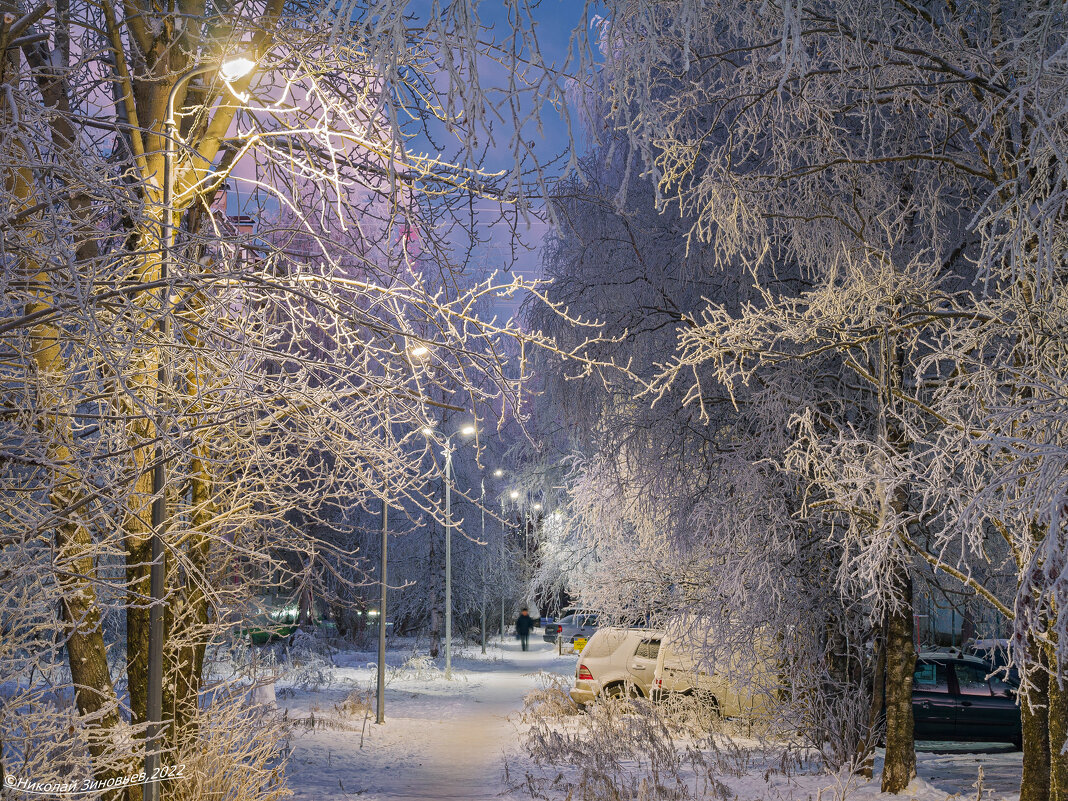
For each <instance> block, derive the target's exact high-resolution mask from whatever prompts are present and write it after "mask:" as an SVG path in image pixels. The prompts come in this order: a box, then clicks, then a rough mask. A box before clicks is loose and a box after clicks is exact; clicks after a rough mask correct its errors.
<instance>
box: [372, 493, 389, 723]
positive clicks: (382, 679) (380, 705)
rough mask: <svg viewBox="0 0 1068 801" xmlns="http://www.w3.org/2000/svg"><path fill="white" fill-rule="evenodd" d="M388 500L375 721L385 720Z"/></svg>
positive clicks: (384, 521) (384, 508)
mask: <svg viewBox="0 0 1068 801" xmlns="http://www.w3.org/2000/svg"><path fill="white" fill-rule="evenodd" d="M388 522H389V501H387V500H386V496H385V494H383V495H382V563H381V566H380V568H379V578H380V579H381V580H382V602H381V605H380V606H379V609H378V688H377V693H378V695H377V698H376V701H377V703H376V708H375V723H385V722H386V578H387V562H386V547H387V544H388V543H387V539H388V535H389V524H388Z"/></svg>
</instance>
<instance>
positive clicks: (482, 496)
mask: <svg viewBox="0 0 1068 801" xmlns="http://www.w3.org/2000/svg"><path fill="white" fill-rule="evenodd" d="M497 472H498V473H499V472H501V471H500V470H498V471H497ZM478 506H479V509H481V510H482V542H483V545H482V547H483V549H485V547H486V546H485V542H486V480H485V479H483V480H482V492H481V494H480V495H479V497H478ZM482 653H483V654H485V653H486V552H485V550H483V551H482Z"/></svg>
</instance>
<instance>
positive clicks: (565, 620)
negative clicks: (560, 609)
mask: <svg viewBox="0 0 1068 801" xmlns="http://www.w3.org/2000/svg"><path fill="white" fill-rule="evenodd" d="M556 622H557V623H559V624H560V625H561V626H573V625H574V624H575V616H574V615H567V616H566V617H562V618H560V619H559V620H557V621H556Z"/></svg>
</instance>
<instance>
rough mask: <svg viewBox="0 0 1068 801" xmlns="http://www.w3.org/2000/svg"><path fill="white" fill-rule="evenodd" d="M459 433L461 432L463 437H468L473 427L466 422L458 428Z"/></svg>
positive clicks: (472, 432)
mask: <svg viewBox="0 0 1068 801" xmlns="http://www.w3.org/2000/svg"><path fill="white" fill-rule="evenodd" d="M460 433H461V434H463V435H464V436H465V437H470V436H472V435H473V434H474V433H475V427H474V426H473V425H471V424H468V425H466V426H464V427H463V428H461V429H460Z"/></svg>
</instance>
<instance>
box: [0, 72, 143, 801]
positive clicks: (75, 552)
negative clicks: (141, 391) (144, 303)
mask: <svg viewBox="0 0 1068 801" xmlns="http://www.w3.org/2000/svg"><path fill="white" fill-rule="evenodd" d="M4 65H5V67H6V66H8V63H7V62H6V61H5V62H4ZM3 116H4V117H7V116H8V115H7V114H4V115H3ZM4 186H5V189H6V190H7V191H8V192H9V193H10V194H11V195H12V196H13V197H14V198H15V199H16V200H17V201H19V202H21V203H22V204H24V205H32V201H33V200H34V199H35V197H36V195H35V190H36V187H35V184H34V179H33V175H32V173H31V172H30V171H29V169H20V170H16V171H14V172H12V173H10V174H8V175H5V176H4ZM15 206H16V208H17V207H18V204H17V203H16V204H15ZM20 267H21V268H22V269H23V270H24V272H25V274H26V278H27V280H28V281H29V282H30V283H31V284H32V285H33V286H34V287H35V291H34V295H35V296H36V299H35V301H34V302H33V303H31V304H29V305H28V306H27V308H26V310H25V311H26V313H27V314H32V313H34V312H37V311H45V310H47V309H48V308H50V306H51V301H52V293H51V290H50V274H49V272H48V271H46V270H42V269H41V268H40V266H39V265H37V264H33V263H30V262H28V261H23V262H21V263H20ZM29 338H30V341H31V342H32V346H31V352H32V354H33V358H34V368H35V370H36V376H35V378H36V379H37V381H38V382H39V385H40V390H39V392H40V401H41V409H42V410H44V412H45V414H44V417H43V420H42V423H41V426H40V427H41V430H42V433H43V435H44V436H45V437H46V439H47V440H48V456H49V463H50V464H51V465H57V466H58V467H56V468H53V469H52V474H51V482H52V486H53V489H52V491H51V492H50V495H49V501H50V505H51V508H52V511H53V512H54V514H55V516H56V519H57V521H58V522H57V523H56V525H55V533H54V537H55V543H56V551H57V557H56V566H57V568H60V571H59V572H57V573H56V576H55V578H56V582H57V585H58V586H59V588H60V593H61V594H60V599H61V600H60V607H61V608H60V611H61V615H62V619H63V626H64V631H63V634H64V637H65V641H66V647H67V661H68V666H69V668H70V673H71V683H72V684H73V686H74V700H75V704H76V705H77V707H78V712H79V714H80V715H81V716H82V717H83V718H84V719H86V720H87V725H88V726H89V727H90V730H91V740H90V746H89V748H90V754H91V756H92V758H93V776H94V778H96V779H101V780H107V779H110V778H115V777H118V776H121V775H122V774H124V773H128V772H136V771H131V770H130V768H132V767H133V765H132V759H130V757H129V756H128V755H125V754H123V755H116V753H115V748H114V744H113V743H109V740H110V739H111V737H112V734H113V732H114V730H115V729H116V728H117V726H118V724H119V723H120V720H121V719H120V716H119V705H118V699H117V697H116V695H115V688H114V685H113V683H112V680H111V672H110V670H109V668H108V662H107V650H106V648H105V646H104V634H103V628H102V625H101V618H100V607H99V604H98V602H97V597H96V589H95V583H94V582H95V580H96V565H95V563H94V560H93V556H94V547H93V545H94V544H93V540H92V534H91V532H90V531H89V529H88V528H87V527H86V525H85V523H84V521H83V520H82V519H81V514H80V507H81V506H82V503H81V501H82V499H81V498H80V497H79V496H78V494H77V491H76V490H75V489H74V488H76V487H77V486H78V475H77V473H76V470H77V468H76V466H75V461H74V459H73V455H72V454H71V452H70V449H69V447H68V446H67V443H69V442H70V441H71V440H72V435H71V429H70V420H71V419H72V416H71V415H70V414H69V411H68V408H67V407H68V406H69V405H70V404H69V402H68V399H67V398H65V397H64V392H63V389H62V388H63V387H64V386H65V385H66V380H67V377H68V375H69V368H68V366H67V364H66V361H65V359H64V356H63V350H62V344H61V334H60V331H59V330H58V329H57V328H56V327H54V326H52V325H49V324H47V323H45V324H40V325H35V326H32V327H31V328H30V330H29ZM124 760H129V762H128V763H127V764H126V765H123V764H122V763H123V761H124ZM123 795H126V797H127V798H128V799H129V801H140V798H141V790H140V788H139V787H137V788H129V789H128V790H127V792H126V793H123V792H122V791H121V790H120V791H115V792H114V793H111V794H109V796H110V797H111V798H120V797H122V796H123Z"/></svg>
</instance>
